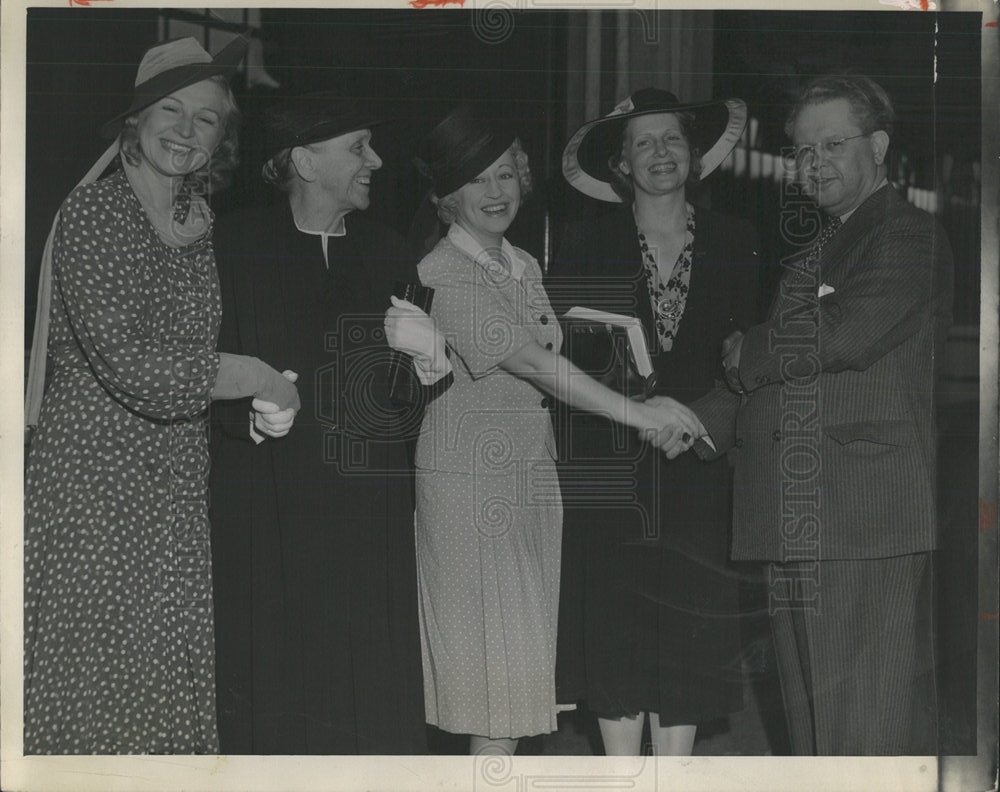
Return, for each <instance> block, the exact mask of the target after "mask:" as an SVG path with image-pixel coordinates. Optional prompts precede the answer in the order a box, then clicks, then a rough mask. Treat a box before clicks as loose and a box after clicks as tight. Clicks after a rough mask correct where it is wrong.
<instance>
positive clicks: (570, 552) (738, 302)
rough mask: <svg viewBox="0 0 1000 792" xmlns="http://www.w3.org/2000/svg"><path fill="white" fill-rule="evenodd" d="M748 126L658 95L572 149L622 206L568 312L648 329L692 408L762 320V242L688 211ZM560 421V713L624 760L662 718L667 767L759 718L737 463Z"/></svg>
mask: <svg viewBox="0 0 1000 792" xmlns="http://www.w3.org/2000/svg"><path fill="white" fill-rule="evenodd" d="M745 122H746V106H745V105H744V103H743V102H742V101H740V100H737V99H730V100H727V101H711V102H698V103H691V102H681V101H679V100H678V99H677V97H676V96H674V95H673V94H671V93H669V92H667V91H663V90H660V89H657V88H646V89H643V90H640V91H636V92H635V93H633V94H632V95H631V96H629V97H627V98H626V99H625V100H624V101H623V102H621V103H620V104H619V105H618V106H617V107H616V108H615V109H614V110H613V111H612V112H611V113H609V114H608V115H606V116H604V117H602V118H598V119H595V120H593V121H590V122H588V123H586V124H584V125H583V126H582V127H581V128H580V129H579V130H578V131H577V132H576V133H575V134H574V135H573V136H572V138H571V139H570V141H569V143H568V144H567V146H566V149H565V152H564V154H563V174H564V175H565V177H566V179H567V181H568V182H569V183H570V184H571V185H573V186H574V187H575V188H576V189H577V190H579V191H580V192H582V193H584V194H585V195H588V196H589V197H591V198H596V199H598V200H600V201H604V202H606V203H608V204H613V206H612V207H609V208H610V211H608V212H604V213H602V214H599V215H598V216H597V217H594V218H589V219H587V220H586V221H581V222H574V223H571V224H570V225H569V227H568V228H567V230H566V232H565V234H564V236H563V242H562V244H561V245H560V247H559V250H558V254H557V256H556V257H555V259H554V261H553V263H552V265H551V267H550V271H549V277H548V280H547V282H546V287H547V289H548V290H549V294H550V295H551V297H552V301H553V305H554V306H556V309H557V310H558V311H559V312H560V313H562V312H564V311H565V310H567V309H569V308H571V307H573V306H575V305H582V306H585V307H588V308H593V309H598V310H604V311H610V312H614V313H620V314H626V315H629V316H634V317H637V318H638V319H639V320H640V321H641V323H642V326H643V329H644V330H645V334H646V340H647V344H648V346H649V349H650V355H651V358H652V360H653V367H654V370H655V375H656V388H655V391H654V392H655V393H656V394H659V395H664V396H671V397H673V398H675V399H677V400H679V401H681V402H682V403H689V402H690V401H692V400H693V399H695V398H697V397H699V396H701V395H703V394H704V393H706V392H707V391H709V390H710V389H711V388H712V387H713V385H714V383H715V381H716V379H721V378H722V374H723V372H722V368H721V357H720V349H721V347H722V345H723V342H724V340H725V339H726V337H727V336H728V335H729V334H730V333H731V332H733V331H734V330H738V329H746V328H747V327H748V326H749V325H751V324H753V323H754V321H755V320H756V317H757V309H758V306H757V295H758V287H757V261H758V247H757V243H756V238H757V235H756V233H755V232H754V230H753V228H752V227H750V225H749V224H748V223H746V222H744V221H741V220H737V219H735V218H732V217H728V216H726V215H723V214H720V213H718V212H714V211H710V210H707V209H703V208H701V207H697V208H696V207H694V206H693V205H692V204H691V202H690V201H689V199H688V188H689V187H690V186H691V185H692V184H693V183H696V182H698V181H700V180H702V179H704V178H705V177H706V176H707V175H708V174H709V173H711V172H712V171H713V170H714V169H715V168H717V167H718V166H719V165H720V164H721V163H722V161H723V160H724V159H725V157H726V156H727V155H728V154H729V152H730V151H731V150H732V149H733V147H734V146H735V145H736V143H737V142H738V140H739V138H740V135H741V133H742V131H743V127H744V124H745ZM571 341H572V339H571ZM567 354H569V356H570V357H571V359H572V358H573V357H574V351H573V349H567ZM560 424H561V425H563V426H565V428H566V433H565V434H564V435H563V436H561V437H560V441H561V443H563V449H562V451H563V457H564V458H565V459H566V465H565V468H564V469H563V482H564V486H563V498H564V504H565V508H566V517H565V530H564V535H565V542H564V548H563V553H564V575H563V587H562V595H561V602H562V606H561V612H560V619H559V621H560V636H559V652H558V658H559V662H558V673H557V680H558V691H559V701H560V702H583V703H584V704H585V705H586V707H587V708H588V709H589V710H590V711H591V712H593V713H595V714H596V715H597V716H598V719H599V724H600V729H601V734H602V738H603V741H604V748H605V752H606V753H607V754H609V755H611V754H629V755H636V754H638V753H639V752H640V749H641V745H640V741H641V737H642V730H643V726H644V721H645V715H646V714H647V713H648V714H649V719H650V727H651V736H652V741H653V743H654V745H655V746H656V752H657V753H658V754H689V753H691V750H692V746H693V742H694V737H695V733H696V728H697V724H699V723H705V722H707V721H709V720H712V719H715V718H717V717H722V716H725V715H727V714H728V713H730V712H734V711H737V710H739V709H740V708H741V707H742V682H741V678H740V662H739V649H740V646H739V633H738V603H737V586H736V577H735V575H734V574H733V573H732V572H731V571H730V570H729V569H728V568H727V567H726V558H727V531H728V526H729V521H730V511H729V510H730V506H729V473H728V470H727V468H726V463H725V461H720V462H716V463H711V464H706V463H702V462H700V461H699V460H698V459H697V458H696V457H695V456H694V455H693V454H684V455H682V456H680V457H678V458H677V459H674V460H673V461H671V462H665V461H664V460H663V458H662V455H659V454H655V453H650V452H649V450H647V449H644V448H642V447H640V446H639V445H638V444H636V443H635V442H632V441H631V440H629V439H628V438H625V440H626V442H624V443H623V442H622V441H621V439H620V438H616V436H615V434H614V432H613V431H612V427H610V426H609V425H608V423H607V421H604V420H603V419H600V418H593V417H591V416H584V415H580V414H579V413H570V414H568V415H566V416H564V420H563V421H561V422H560ZM622 481H629V482H631V485H630V492H631V495H632V498H631V499H623V498H622V497H621V493H620V484H618V485H616V484H615V482H622Z"/></svg>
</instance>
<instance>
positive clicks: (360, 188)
mask: <svg viewBox="0 0 1000 792" xmlns="http://www.w3.org/2000/svg"><path fill="white" fill-rule="evenodd" d="M371 140H372V133H371V130H369V129H358V130H355V131H354V132H348V133H346V134H344V135H339V136H338V137H335V138H330V139H329V140H324V141H321V142H319V143H310V144H309V145H308V146H304V148H306V149H308V150H309V151H310V152H311V154H312V158H311V160H312V168H313V173H314V175H315V183H316V185H317V186H318V187H320V188H321V189H322V191H323V193H324V194H325V195H326V196H327V198H328V200H329V201H330V205H331V208H333V209H334V210H335V211H336V212H352V211H354V210H355V209H361V210H364V209H367V208H368V204H369V202H370V201H369V197H368V191H369V189H370V185H371V177H372V172H373V171H377V170H378V169H379V168H381V167H382V158H381V157H379V155H378V154H376V153H375V151H374V150H373V149H372V147H371Z"/></svg>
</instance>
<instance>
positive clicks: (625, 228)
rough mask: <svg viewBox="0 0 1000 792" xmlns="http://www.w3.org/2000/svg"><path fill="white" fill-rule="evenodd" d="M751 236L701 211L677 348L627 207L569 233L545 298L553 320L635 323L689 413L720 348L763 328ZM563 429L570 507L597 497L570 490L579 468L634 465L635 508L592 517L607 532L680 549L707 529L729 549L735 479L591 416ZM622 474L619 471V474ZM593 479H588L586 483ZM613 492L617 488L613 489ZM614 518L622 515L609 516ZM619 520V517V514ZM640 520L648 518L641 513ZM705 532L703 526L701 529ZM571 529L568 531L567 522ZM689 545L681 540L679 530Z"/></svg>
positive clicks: (662, 385) (712, 377)
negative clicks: (579, 309) (619, 318)
mask: <svg viewBox="0 0 1000 792" xmlns="http://www.w3.org/2000/svg"><path fill="white" fill-rule="evenodd" d="M758 251H759V244H758V241H757V234H756V231H755V230H754V229H753V227H752V226H751V225H750V224H749V223H747V222H745V221H740V220H737V219H736V218H733V217H728V216H726V215H722V214H720V213H718V212H713V211H711V210H707V209H696V210H695V240H694V254H693V257H692V266H691V280H690V290H689V293H688V296H687V303H686V307H685V309H684V315H683V317H682V318H681V322H680V327H679V329H678V332H677V335H676V338H675V339H674V344H673V348H672V349H671V350H670V351H668V352H665V351H663V350H662V349H660V347H659V342H658V340H657V336H656V327H655V325H654V324H653V310H652V306H651V305H650V300H649V296H648V295H649V291H648V287H647V284H646V275H645V269H644V267H643V263H642V253H641V251H640V249H639V241H638V235H637V231H636V226H635V220H634V218H633V216H632V212H631V209H630V208H629V207H622V208H620V209H617V210H616V211H613V212H610V213H608V214H605V215H603V216H600V217H598V218H596V219H593V220H588V221H587V222H585V223H575V224H572V225H570V226H569V227H568V228H567V230H566V234H565V236H564V241H563V244H562V246H561V248H560V250H559V253H558V255H557V257H556V258H555V260H554V261H553V263H552V266H551V267H550V271H549V275H548V277H547V279H546V289H547V290H548V292H549V296H550V299H551V300H552V304H553V308H554V309H555V311H556V313H557V314H559V315H562V314H563V313H565V311H566V310H567V309H569V308H571V307H573V306H574V305H582V306H585V307H590V308H595V309H600V310H604V311H610V312H613V313H620V314H625V315H629V316H636V317H638V318H639V319H640V320H641V321H642V324H643V329H644V331H645V334H646V340H647V343H648V348H649V351H650V357H651V358H652V361H653V366H654V369H655V371H656V376H657V387H656V390H655V391H654V393H656V394H658V395H666V396H670V397H672V398H674V399H677V400H678V401H680V402H682V403H684V404H687V403H689V402H691V401H694V400H695V399H697V398H699V397H701V396H704V395H705V394H706V393H708V392H709V391H711V390H712V388H713V387H714V386H715V384H716V382H717V381H719V380H720V379H721V378H722V375H723V372H722V365H721V356H720V351H721V348H722V341H723V340H724V339H725V338H726V336H727V335H729V334H730V333H731V332H732V331H734V330H746V329H748V328H749V327H750V326H751V325H752V324H753V323H754V322H755V321H756V320H757V319H758V316H759V315H758V310H759V307H758V295H759V293H760V290H759V281H760V268H759V264H760V259H759V252H758ZM557 423H558V424H559V430H560V431H559V432H558V435H559V440H560V460H561V461H562V462H564V463H565V464H564V465H563V467H562V474H563V479H564V500H565V502H566V506H567V507H568V508H572V507H573V506H574V500H576V502H577V503H579V505H581V506H585V502H581V501H579V499H574V497H573V493H574V492H577V493H578V494H579V495H580V497H582V498H584V499H585V500H592V499H594V498H595V496H596V495H597V493H596V492H595V491H594V489H593V486H594V485H595V484H596V485H597V486H600V483H599V482H595V481H593V480H590V481H589V482H586V483H585V484H584V488H585V491H583V492H580V489H581V486H580V485H577V484H575V483H574V481H573V478H574V467H575V466H576V465H577V464H578V463H584V464H585V463H586V461H587V460H592V461H598V460H601V459H608V458H613V459H616V460H619V461H623V460H630V461H631V462H633V463H635V464H636V465H637V466H638V467H637V470H636V472H637V474H638V475H639V479H638V490H639V494H638V498H639V501H638V504H640V505H641V506H642V508H641V509H640V510H637V509H636V504H635V503H632V504H624V505H623V507H622V508H623V509H624V511H625V512H627V513H630V514H631V516H630V517H628V518H627V519H626V518H624V516H623V514H621V513H619V514H617V515H615V514H603V515H601V514H599V512H608V511H609V510H608V509H604V508H598V510H597V512H595V513H592V516H593V517H594V519H598V520H600V522H602V523H605V522H606V523H608V524H619V525H621V526H623V528H622V530H623V531H624V532H623V533H622V534H621V538H623V539H625V538H627V539H628V540H630V541H645V542H653V543H657V544H663V543H664V542H667V543H672V542H675V541H678V540H681V541H687V540H690V541H693V542H694V543H695V544H696V545H698V544H703V542H704V534H705V531H704V530H702V528H703V527H705V526H708V525H713V526H715V533H716V536H715V538H714V539H713V540H712V544H713V545H715V546H719V542H723V543H724V542H725V539H726V531H727V529H728V525H729V519H730V513H729V472H728V469H727V466H726V465H725V463H724V462H720V463H719V464H710V465H706V464H705V463H704V462H701V461H699V460H698V459H696V458H695V457H694V456H693V455H684V456H682V457H680V458H678V459H676V460H674V461H671V462H669V463H668V462H667V460H666V458H665V457H663V455H662V454H659V453H655V452H653V453H650V449H648V448H646V447H645V446H644V444H643V443H642V442H641V441H640V440H639V439H638V437H637V435H636V434H635V432H633V431H632V430H629V429H625V428H622V427H616V426H615V425H614V424H612V423H611V422H609V421H607V420H605V419H603V418H598V417H595V416H591V415H587V414H581V413H573V412H572V411H564V412H562V413H561V414H560V416H559V419H558V421H557ZM620 472H623V473H624V470H623V471H620ZM587 478H588V479H592V478H593V477H592V476H587ZM611 486H614V484H612V485H611ZM610 511H612V512H613V511H616V509H611V510H610ZM617 511H619V512H620V511H621V508H620V509H617ZM640 511H641V512H642V513H640ZM699 526H700V527H699ZM567 527H568V528H572V526H570V523H569V521H568V520H567ZM678 529H680V530H682V531H684V530H686V531H687V532H688V533H689V536H687V537H686V539H681V537H680V536H679V535H678V534H677V530H678Z"/></svg>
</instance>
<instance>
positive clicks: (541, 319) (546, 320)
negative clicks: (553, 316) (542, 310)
mask: <svg viewBox="0 0 1000 792" xmlns="http://www.w3.org/2000/svg"><path fill="white" fill-rule="evenodd" d="M538 321H539V322H541V323H542V324H543V325H547V324H548V323H549V317H547V316H546V315H545V314H542V315H541V316H539V317H538Z"/></svg>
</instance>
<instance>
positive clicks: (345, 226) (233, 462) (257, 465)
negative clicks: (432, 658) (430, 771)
mask: <svg viewBox="0 0 1000 792" xmlns="http://www.w3.org/2000/svg"><path fill="white" fill-rule="evenodd" d="M265 123H266V128H265V130H266V132H267V135H268V141H269V145H270V150H269V152H268V153H269V155H271V156H270V158H269V160H268V162H267V164H266V165H265V167H264V175H265V178H266V179H268V180H269V181H271V182H272V183H273V184H275V185H276V186H277V187H278V188H279V189H281V190H282V191H283V193H284V194H283V195H282V197H281V199H280V200H279V201H278V202H277V203H276V204H275V205H273V206H267V207H262V208H259V209H253V210H250V211H246V212H242V213H239V214H237V215H235V216H233V217H229V218H226V219H224V220H223V221H220V224H219V229H218V232H217V235H216V248H217V251H218V254H217V255H218V261H219V275H220V280H221V284H222V306H223V308H222V329H221V332H220V340H219V344H220V348H221V349H223V350H227V351H239V352H241V353H243V354H254V355H267V354H270V353H271V352H274V353H275V354H277V355H279V357H278V358H277V359H280V360H281V361H282V362H283V365H286V366H287V367H288V368H290V369H292V370H293V371H295V372H297V373H298V375H299V378H298V380H297V385H298V387H299V390H300V392H301V393H302V394H303V410H302V412H301V413H300V414H299V416H298V419H297V420H296V426H295V428H294V429H293V430H292V431H291V432H290V433H288V434H287V436H283V437H275V436H274V435H273V434H272V436H271V437H264V438H262V437H260V436H258V437H257V438H253V437H251V425H250V424H251V420H253V422H254V423H255V424H256V425H257V426H258V427H259V428H260V429H261V430H262V431H263V434H265V435H266V434H271V432H270V430H269V428H268V421H269V420H271V418H270V417H269V416H268V415H264V414H261V413H253V417H252V419H251V405H250V404H247V403H244V404H241V405H237V407H236V408H235V409H230V410H227V411H225V412H223V411H217V412H216V416H217V419H218V420H217V423H216V425H215V427H214V428H215V431H214V434H213V438H212V440H213V446H212V454H213V459H212V462H213V464H212V511H211V516H212V530H213V535H212V541H213V546H214V549H215V575H216V580H215V603H216V613H217V630H216V635H217V646H218V682H219V724H220V739H221V743H222V749H223V751H225V752H228V753H257V754H260V753H265V754H379V753H382V754H410V753H422V752H425V751H426V738H425V732H426V727H425V723H424V703H423V688H422V683H421V676H420V637H419V633H418V629H417V583H416V562H415V559H414V545H413V484H412V475H413V474H412V469H411V467H410V453H409V448H408V443H409V442H410V441H411V440H415V438H416V434H417V431H418V429H419V427H420V420H421V416H422V412H423V407H422V404H420V403H417V404H411V405H398V404H395V403H393V402H392V401H391V400H390V393H389V378H388V369H389V361H390V356H391V354H392V351H391V350H390V348H389V346H388V345H387V343H386V327H385V326H384V325H385V313H386V308H387V307H389V305H390V295H391V294H392V291H393V284H394V282H395V281H397V280H398V281H403V282H407V283H416V282H417V274H416V262H415V260H414V258H413V257H411V256H409V255H408V254H407V252H406V250H405V249H404V246H403V244H402V242H401V240H400V239H399V237H398V236H397V235H396V234H395V233H394V232H393V231H392V230H391V229H389V228H387V227H385V226H382V225H380V224H378V223H375V222H372V221H368V220H367V219H366V218H365V217H364V216H363V210H364V209H366V208H367V207H368V191H369V189H370V182H371V178H372V174H373V173H374V172H375V171H376V170H378V168H379V167H381V164H382V160H381V159H380V158H379V156H378V155H377V154H376V153H375V151H374V150H373V149H372V148H371V127H372V126H373V125H374V119H373V118H371V117H369V116H367V115H365V114H364V113H363V112H362V111H361V110H360V109H359V108H358V107H356V106H355V105H354V104H353V103H352V102H350V101H348V100H346V99H343V98H340V97H335V96H332V95H329V94H315V95H309V96H305V97H299V98H297V99H294V100H290V101H288V102H286V103H284V104H283V105H282V106H280V107H277V108H274V109H273V111H272V112H270V113H269V114H268V116H267V117H266V121H265ZM428 322H429V320H428ZM441 343H442V348H441V359H442V360H446V358H445V357H444V354H443V341H442V342H441ZM432 378H433V377H432ZM447 380H448V378H447V377H446V378H445V380H442V381H441V382H442V383H446V382H447ZM433 392H434V388H433V387H431V386H427V387H425V388H424V389H422V390H420V395H421V398H430V396H431V395H432V394H433ZM299 421H301V423H299Z"/></svg>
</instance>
